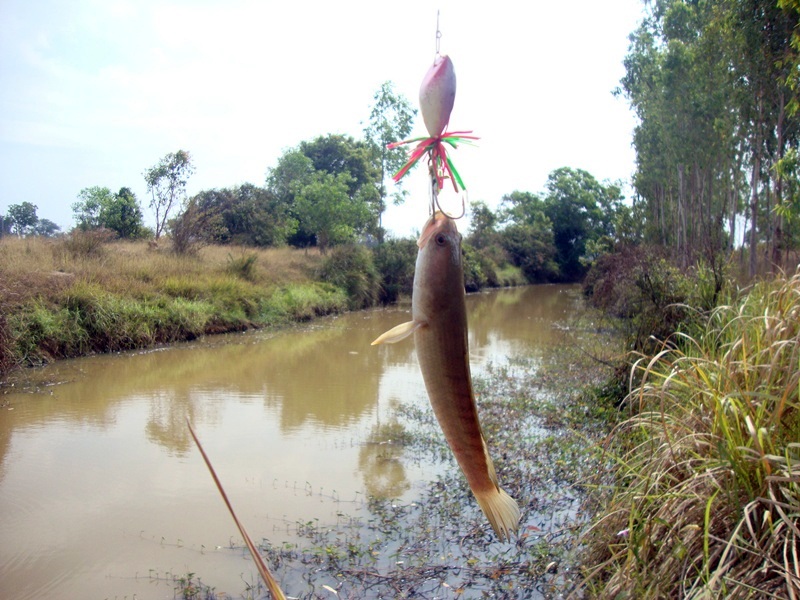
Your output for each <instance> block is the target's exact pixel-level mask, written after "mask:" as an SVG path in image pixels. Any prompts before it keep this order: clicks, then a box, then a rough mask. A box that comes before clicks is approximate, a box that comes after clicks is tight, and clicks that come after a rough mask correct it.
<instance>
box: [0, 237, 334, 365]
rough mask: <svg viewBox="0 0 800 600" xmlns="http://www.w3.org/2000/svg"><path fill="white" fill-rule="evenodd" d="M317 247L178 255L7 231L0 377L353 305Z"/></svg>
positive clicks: (1, 256) (0, 276)
mask: <svg viewBox="0 0 800 600" xmlns="http://www.w3.org/2000/svg"><path fill="white" fill-rule="evenodd" d="M321 263H322V257H321V256H320V255H319V254H318V253H317V252H315V251H308V252H304V251H302V250H291V249H269V250H251V249H247V250H244V249H236V248H222V247H213V246H209V247H205V248H202V249H201V250H200V251H199V252H198V253H197V254H196V255H192V256H178V255H175V254H174V253H172V252H170V251H169V250H161V249H158V248H153V247H150V246H148V244H147V243H146V242H115V243H113V244H108V243H102V242H100V241H96V240H93V239H92V238H91V236H86V237H84V238H83V239H82V238H80V237H77V238H64V239H59V240H48V239H43V238H39V237H31V238H25V239H17V238H12V237H5V238H3V240H2V242H1V243H0V376H2V375H3V373H8V372H9V371H11V370H12V369H14V368H16V367H24V366H33V365H39V364H44V363H47V362H50V361H52V360H55V359H60V358H70V357H77V356H84V355H87V354H92V353H102V352H116V351H122V350H131V349H137V348H148V347H152V346H155V345H159V344H168V343H172V342H178V341H185V340H191V339H194V338H197V337H198V336H201V335H205V334H211V333H222V332H228V331H237V330H243V329H247V328H251V327H267V326H274V325H281V324H285V323H288V322H290V321H298V320H306V319H310V318H312V317H314V316H317V315H322V314H329V313H333V312H339V311H343V310H346V309H347V307H348V297H347V295H346V293H345V291H344V290H342V289H340V288H338V287H336V286H334V285H332V284H328V283H325V282H323V281H320V280H319V279H318V278H316V277H315V272H316V270H318V269H319V267H320V265H321Z"/></svg>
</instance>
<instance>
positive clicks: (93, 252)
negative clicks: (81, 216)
mask: <svg viewBox="0 0 800 600" xmlns="http://www.w3.org/2000/svg"><path fill="white" fill-rule="evenodd" d="M116 237H117V234H116V233H115V232H113V231H111V230H110V229H90V230H88V231H82V230H80V229H73V230H72V231H71V232H70V234H69V235H67V236H65V237H63V238H62V239H61V241H60V243H59V244H56V245H55V246H54V247H53V254H54V256H55V257H56V259H59V258H64V257H63V256H59V254H63V253H64V252H66V254H67V255H68V256H69V257H70V258H72V259H76V258H97V257H99V256H102V255H103V250H104V248H103V247H104V245H105V244H107V243H108V242H110V241H112V240H113V239H115V238H116Z"/></svg>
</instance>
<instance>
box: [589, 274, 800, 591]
mask: <svg viewBox="0 0 800 600" xmlns="http://www.w3.org/2000/svg"><path fill="white" fill-rule="evenodd" d="M670 341H671V342H672V343H671V344H670V345H669V346H666V345H665V346H663V347H662V350H661V351H660V352H658V353H656V354H655V355H653V356H646V357H644V356H643V357H641V359H640V360H639V361H638V362H637V363H636V364H635V366H634V370H633V373H632V377H631V380H632V381H636V382H639V383H638V384H637V385H636V388H635V389H634V390H633V391H632V392H631V393H630V394H629V395H628V397H627V399H626V401H625V404H624V409H625V410H626V411H628V418H627V419H626V420H625V421H624V422H622V423H621V424H620V425H619V426H618V427H617V428H616V430H615V432H614V434H613V436H612V441H611V444H610V446H609V454H608V456H609V457H610V459H611V460H613V461H614V468H613V469H612V471H611V473H610V475H609V477H607V478H606V479H605V480H604V481H603V484H604V486H605V487H602V488H601V489H602V490H605V498H604V499H603V501H602V505H601V508H600V511H599V514H598V516H597V518H596V521H595V523H594V525H593V527H592V529H591V531H590V532H589V535H588V537H587V540H588V541H589V550H588V553H587V555H586V556H585V558H584V564H585V565H586V572H585V580H584V582H583V587H584V589H585V590H587V591H588V592H589V593H590V595H591V596H592V597H600V598H798V597H800V389H799V388H798V379H799V378H800V277H798V276H795V277H793V278H791V279H778V280H776V281H773V282H769V283H762V284H759V285H756V286H755V287H753V288H752V289H751V290H750V291H749V293H748V294H746V295H743V296H742V297H741V299H739V300H737V301H736V302H734V303H732V304H731V305H728V306H722V307H719V308H717V309H715V310H714V311H712V312H711V313H710V318H709V319H708V321H707V324H706V326H705V327H704V328H702V329H700V330H698V331H697V332H696V333H695V334H692V335H688V334H683V335H676V336H674V337H673V338H672V339H671V340H670Z"/></svg>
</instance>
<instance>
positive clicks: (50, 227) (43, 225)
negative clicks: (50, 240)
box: [33, 219, 61, 237]
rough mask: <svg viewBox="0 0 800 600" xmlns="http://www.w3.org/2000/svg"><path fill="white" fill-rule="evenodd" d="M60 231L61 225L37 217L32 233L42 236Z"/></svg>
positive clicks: (50, 235) (52, 234)
mask: <svg viewBox="0 0 800 600" xmlns="http://www.w3.org/2000/svg"><path fill="white" fill-rule="evenodd" d="M59 231H61V227H59V226H58V225H56V224H55V223H53V222H52V221H51V220H50V219H39V220H38V221H37V222H36V226H35V227H34V228H33V233H34V235H40V236H42V237H52V236H54V235H55V234H57V233H58V232H59Z"/></svg>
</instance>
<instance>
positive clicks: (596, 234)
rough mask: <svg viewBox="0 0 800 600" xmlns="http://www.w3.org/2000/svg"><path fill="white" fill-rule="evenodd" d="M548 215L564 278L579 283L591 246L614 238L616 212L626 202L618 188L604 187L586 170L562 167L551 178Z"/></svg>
mask: <svg viewBox="0 0 800 600" xmlns="http://www.w3.org/2000/svg"><path fill="white" fill-rule="evenodd" d="M547 190H548V192H549V193H548V194H547V196H546V197H545V199H544V213H545V214H546V215H547V217H548V218H549V219H550V221H551V222H552V224H553V242H554V244H555V246H556V249H557V252H558V256H557V261H558V266H559V270H560V271H561V276H562V277H563V278H564V279H565V280H567V281H577V280H579V279H581V278H582V277H583V275H584V274H585V273H586V270H587V265H586V264H585V262H586V261H582V260H581V259H582V258H583V257H585V256H586V253H587V252H586V250H587V243H589V242H590V241H591V242H596V241H597V240H598V239H600V238H602V237H604V236H605V237H607V238H609V239H612V238H613V235H614V222H615V220H616V209H617V207H618V205H619V202H620V201H621V200H622V195H621V192H620V189H619V187H618V186H616V185H614V184H606V185H603V184H601V183H599V182H598V181H597V180H596V179H595V178H594V177H593V176H592V175H591V174H589V173H587V172H586V171H584V170H582V169H570V168H569V167H562V168H560V169H556V170H555V171H553V172H552V173H550V175H549V176H548V178H547Z"/></svg>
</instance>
